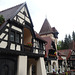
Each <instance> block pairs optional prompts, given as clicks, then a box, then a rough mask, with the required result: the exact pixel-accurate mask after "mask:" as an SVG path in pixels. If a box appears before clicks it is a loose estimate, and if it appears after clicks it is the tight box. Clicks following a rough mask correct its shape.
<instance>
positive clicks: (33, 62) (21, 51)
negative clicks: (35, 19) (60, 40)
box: [0, 3, 46, 75]
mask: <svg viewBox="0 0 75 75" xmlns="http://www.w3.org/2000/svg"><path fill="white" fill-rule="evenodd" d="M0 15H3V16H4V18H5V22H4V23H3V24H2V25H0V75H46V71H45V63H44V55H45V43H46V41H44V40H42V39H41V38H39V37H37V36H36V34H35V32H34V29H33V23H32V20H31V17H30V14H29V11H28V8H27V5H26V3H22V4H20V5H17V6H14V7H12V8H9V9H6V10H3V11H1V12H0Z"/></svg>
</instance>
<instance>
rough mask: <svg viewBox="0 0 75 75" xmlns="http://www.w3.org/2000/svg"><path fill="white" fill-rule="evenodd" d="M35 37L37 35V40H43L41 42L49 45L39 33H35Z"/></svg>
mask: <svg viewBox="0 0 75 75" xmlns="http://www.w3.org/2000/svg"><path fill="white" fill-rule="evenodd" d="M35 35H36V38H37V39H39V40H41V41H43V42H45V43H47V41H46V40H44V39H43V38H42V37H41V36H40V35H39V34H38V33H37V32H35Z"/></svg>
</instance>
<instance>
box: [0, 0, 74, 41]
mask: <svg viewBox="0 0 75 75" xmlns="http://www.w3.org/2000/svg"><path fill="white" fill-rule="evenodd" d="M25 1H26V3H27V6H28V9H29V12H30V15H31V18H32V21H33V24H34V29H35V30H36V31H37V32H39V31H40V28H41V26H42V24H43V22H44V20H45V18H47V19H48V21H49V23H50V25H51V27H55V28H56V29H57V30H58V32H59V36H58V40H62V39H64V37H65V35H66V34H71V33H72V32H73V31H75V0H0V11H1V10H4V9H7V8H10V7H12V6H15V5H18V4H20V3H23V2H25Z"/></svg>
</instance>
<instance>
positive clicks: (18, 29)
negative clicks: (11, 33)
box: [12, 26, 22, 32]
mask: <svg viewBox="0 0 75 75" xmlns="http://www.w3.org/2000/svg"><path fill="white" fill-rule="evenodd" d="M12 29H14V30H17V31H19V32H22V30H21V29H20V28H18V27H15V26H12Z"/></svg>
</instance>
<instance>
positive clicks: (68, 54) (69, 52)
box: [58, 49, 72, 60]
mask: <svg viewBox="0 0 75 75" xmlns="http://www.w3.org/2000/svg"><path fill="white" fill-rule="evenodd" d="M58 52H59V53H61V54H62V53H63V54H65V55H66V58H67V60H68V59H69V57H70V56H71V52H72V50H71V49H66V50H58Z"/></svg>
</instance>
